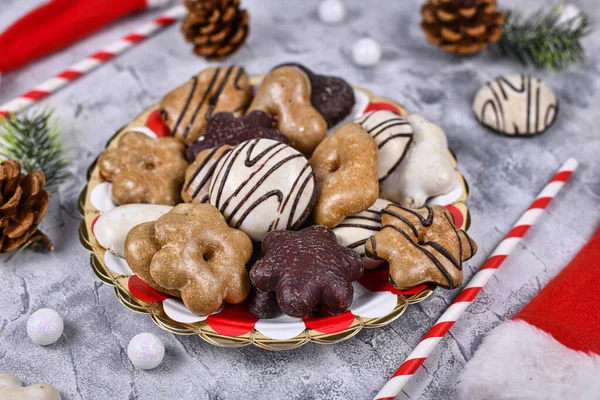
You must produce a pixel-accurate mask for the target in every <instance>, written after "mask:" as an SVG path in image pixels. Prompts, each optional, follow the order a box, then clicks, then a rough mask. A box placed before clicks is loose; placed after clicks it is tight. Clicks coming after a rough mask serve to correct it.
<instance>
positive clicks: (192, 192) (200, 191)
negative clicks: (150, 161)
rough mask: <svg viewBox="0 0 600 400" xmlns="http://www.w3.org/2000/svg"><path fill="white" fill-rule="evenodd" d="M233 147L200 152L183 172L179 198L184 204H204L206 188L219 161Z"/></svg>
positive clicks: (220, 147) (223, 146)
mask: <svg viewBox="0 0 600 400" xmlns="http://www.w3.org/2000/svg"><path fill="white" fill-rule="evenodd" d="M232 148H233V147H231V146H229V145H227V144H223V145H220V146H217V147H215V148H212V149H206V150H203V151H201V152H200V154H198V156H197V157H196V160H195V161H194V162H193V163H192V164H191V165H190V166H189V167H188V168H187V169H186V171H185V183H184V184H183V190H182V191H181V198H182V199H183V201H184V202H186V203H206V202H208V198H209V194H208V187H209V184H210V180H211V178H212V176H213V173H214V172H215V169H216V167H217V163H218V162H219V160H220V159H221V158H222V157H223V156H224V155H225V154H227V153H229V151H231V149H232Z"/></svg>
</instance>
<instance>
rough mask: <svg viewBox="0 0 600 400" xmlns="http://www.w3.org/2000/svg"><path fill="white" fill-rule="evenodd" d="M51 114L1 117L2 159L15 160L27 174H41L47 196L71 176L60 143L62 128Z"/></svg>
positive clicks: (40, 113)
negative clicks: (39, 172)
mask: <svg viewBox="0 0 600 400" xmlns="http://www.w3.org/2000/svg"><path fill="white" fill-rule="evenodd" d="M53 114H54V111H52V110H39V111H33V112H29V113H24V114H22V115H20V116H19V117H17V116H15V115H14V114H11V115H10V116H8V117H6V118H1V117H0V159H2V161H4V160H6V159H14V160H17V161H20V162H21V163H22V164H23V167H24V169H25V170H26V171H27V172H32V171H42V172H43V173H44V175H45V176H46V187H45V189H46V190H47V191H48V192H51V193H52V192H54V191H56V189H57V188H58V186H59V185H60V184H61V183H62V182H63V181H64V180H65V179H66V178H67V177H68V176H69V173H68V171H67V168H68V165H69V161H68V159H67V156H66V151H65V148H64V146H63V143H62V142H61V140H60V137H59V136H60V133H61V127H60V124H59V121H58V119H57V118H55V117H54V116H53Z"/></svg>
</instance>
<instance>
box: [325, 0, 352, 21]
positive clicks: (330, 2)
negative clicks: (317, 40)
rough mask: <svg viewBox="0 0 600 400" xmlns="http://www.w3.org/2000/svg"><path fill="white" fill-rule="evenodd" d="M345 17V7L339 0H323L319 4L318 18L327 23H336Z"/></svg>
mask: <svg viewBox="0 0 600 400" xmlns="http://www.w3.org/2000/svg"><path fill="white" fill-rule="evenodd" d="M344 18H346V7H345V6H344V3H343V2H342V1H341V0H324V1H322V2H321V4H319V19H320V20H321V21H322V22H325V23H327V24H338V23H340V22H342V21H343V20H344Z"/></svg>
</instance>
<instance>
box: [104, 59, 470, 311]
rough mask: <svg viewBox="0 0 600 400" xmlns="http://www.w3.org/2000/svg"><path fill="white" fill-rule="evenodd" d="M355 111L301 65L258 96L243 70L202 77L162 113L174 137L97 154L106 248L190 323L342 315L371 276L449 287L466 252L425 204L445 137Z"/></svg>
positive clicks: (444, 163)
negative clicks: (105, 193) (107, 190)
mask: <svg viewBox="0 0 600 400" xmlns="http://www.w3.org/2000/svg"><path fill="white" fill-rule="evenodd" d="M354 103H355V97H354V90H353V89H352V87H351V86H350V85H348V83H346V82H345V81H344V80H342V79H340V78H337V77H331V76H323V75H318V74H316V73H313V72H312V71H310V70H309V69H308V68H306V67H304V66H302V65H298V64H285V65H280V66H277V67H275V68H274V69H273V70H272V71H271V72H269V73H268V74H267V75H266V76H265V77H264V79H263V80H262V82H261V83H260V85H259V86H258V87H257V88H256V90H254V88H253V87H252V86H251V84H250V81H249V78H248V76H247V74H246V72H245V71H244V69H243V68H241V67H239V66H230V67H213V68H208V69H205V70H203V71H201V72H200V73H199V74H198V75H196V76H194V77H193V78H192V79H191V80H190V81H188V82H187V83H185V84H184V85H182V86H180V87H178V88H176V89H175V90H173V91H171V92H170V93H168V94H167V95H166V96H165V97H164V98H163V99H162V101H161V102H160V105H159V109H160V115H161V117H162V119H163V121H164V124H165V125H166V126H167V127H168V129H169V130H170V132H171V137H158V138H155V137H150V136H147V135H146V134H144V133H143V132H140V131H139V130H136V129H131V130H129V131H127V132H125V133H124V134H122V135H121V136H120V138H119V139H118V142H117V145H116V146H111V147H110V148H109V149H107V150H106V151H105V152H104V153H103V154H102V155H101V156H100V158H99V161H98V166H99V169H100V174H101V176H102V177H103V178H104V179H105V180H107V181H109V182H111V183H112V189H111V190H112V193H111V195H112V199H113V201H114V202H115V203H116V204H117V205H118V206H119V207H117V208H115V209H113V210H111V211H108V212H107V213H105V214H104V215H103V216H102V217H101V218H100V220H99V221H98V223H97V224H96V227H95V230H96V232H97V231H103V235H101V236H102V237H103V238H109V239H107V240H105V242H101V245H102V246H104V247H105V248H107V249H108V250H110V251H112V252H114V253H115V254H117V255H120V256H123V257H124V258H125V259H126V261H127V263H128V264H129V266H130V268H131V269H132V271H133V272H134V273H135V274H136V275H137V276H138V277H139V278H140V279H142V280H143V281H144V282H145V283H147V284H148V285H149V286H151V287H152V288H154V289H156V290H158V291H160V292H162V293H165V294H168V295H171V296H176V297H179V298H181V299H182V301H183V303H184V304H185V305H186V307H187V308H188V309H189V310H190V311H192V312H194V313H196V314H199V315H208V314H210V313H213V312H215V311H216V310H218V309H219V308H220V307H221V306H222V305H223V304H224V303H228V304H238V303H241V302H244V301H249V303H250V309H251V312H252V313H253V314H255V315H256V316H257V317H259V318H270V317H274V316H276V315H278V314H279V313H280V312H283V313H285V314H287V315H289V316H292V317H304V316H306V315H308V314H310V313H311V312H314V311H315V310H325V311H327V312H329V313H331V314H334V315H337V314H341V313H343V312H344V311H346V310H347V309H348V307H350V304H351V302H352V298H353V285H352V282H354V281H356V280H358V279H359V278H360V277H361V276H362V275H363V273H364V270H365V268H366V269H370V268H389V277H390V282H391V283H392V284H393V285H394V286H395V287H396V288H398V289H401V290H404V289H409V288H412V287H415V286H417V285H421V284H431V285H436V286H440V287H444V288H449V289H451V288H455V287H457V286H459V285H460V284H461V282H462V268H461V264H462V262H463V261H465V260H467V259H469V258H470V257H472V256H473V255H474V254H475V251H476V245H475V243H474V242H473V240H471V239H470V238H469V237H468V236H467V234H466V233H465V232H464V231H462V230H461V229H458V228H457V227H455V225H454V220H453V217H452V214H451V213H450V212H449V211H448V210H446V208H444V207H441V206H436V205H434V206H427V205H425V203H426V201H427V200H428V199H429V198H431V197H432V196H437V195H441V194H444V193H447V192H449V191H450V190H451V189H452V188H453V186H454V185H455V183H456V178H455V173H454V167H453V164H452V159H451V156H450V154H449V152H448V145H447V141H446V137H445V135H444V132H443V131H442V130H441V129H440V128H439V127H438V126H436V125H434V124H432V123H430V122H428V121H427V120H426V119H425V118H423V117H421V116H419V115H410V116H408V117H406V118H404V117H403V116H401V115H398V114H396V113H394V112H392V111H387V110H376V111H372V112H369V113H367V114H365V115H363V116H362V117H360V118H359V119H357V120H356V121H354V122H347V123H344V122H343V121H344V120H345V119H347V118H348V117H349V115H350V113H351V112H352V109H353V107H354ZM332 128H333V129H332ZM328 131H333V132H331V133H330V134H329V135H327V134H328ZM124 221H125V222H124Z"/></svg>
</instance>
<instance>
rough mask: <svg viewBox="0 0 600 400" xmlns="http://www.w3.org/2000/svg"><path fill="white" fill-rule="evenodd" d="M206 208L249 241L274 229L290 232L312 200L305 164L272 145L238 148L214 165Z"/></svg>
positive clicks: (313, 186) (280, 145) (313, 190)
mask: <svg viewBox="0 0 600 400" xmlns="http://www.w3.org/2000/svg"><path fill="white" fill-rule="evenodd" d="M209 192H210V193H209V194H210V200H209V201H210V204H212V205H213V206H215V207H217V208H218V209H219V211H221V213H222V214H223V215H224V216H225V219H226V220H227V222H228V223H229V225H230V226H231V227H233V228H237V229H241V230H242V231H244V232H245V233H246V234H248V236H250V237H251V238H252V239H253V240H255V241H259V240H262V238H263V236H264V235H265V234H266V233H267V232H269V231H271V230H276V229H294V228H296V227H297V225H299V224H300V223H301V222H302V221H303V220H304V219H305V217H306V216H307V214H308V212H309V211H310V210H308V208H309V207H310V206H312V203H313V201H312V200H313V197H314V195H316V180H315V177H314V172H313V170H312V168H311V166H310V164H309V163H308V160H307V159H306V158H305V157H304V156H303V155H302V154H301V153H299V152H298V151H296V150H294V149H293V148H292V147H290V146H287V145H285V144H283V143H280V142H277V141H275V140H271V139H252V140H248V141H246V142H243V143H240V144H239V145H237V146H236V147H234V148H233V149H232V150H231V151H230V152H229V153H227V155H225V156H223V157H222V158H221V159H220V160H219V162H218V163H217V167H216V169H215V172H214V174H213V177H212V179H211V181H210V188H209Z"/></svg>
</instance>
